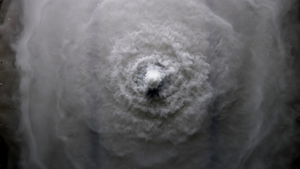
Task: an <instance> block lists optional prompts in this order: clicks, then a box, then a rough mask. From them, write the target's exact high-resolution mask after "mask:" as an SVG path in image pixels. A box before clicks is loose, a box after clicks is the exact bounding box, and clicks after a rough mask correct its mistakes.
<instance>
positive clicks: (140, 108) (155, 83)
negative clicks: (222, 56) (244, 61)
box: [109, 25, 211, 118]
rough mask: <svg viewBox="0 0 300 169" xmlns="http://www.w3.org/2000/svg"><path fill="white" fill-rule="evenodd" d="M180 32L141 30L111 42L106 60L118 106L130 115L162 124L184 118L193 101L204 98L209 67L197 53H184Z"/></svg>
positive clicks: (185, 42) (154, 27) (156, 28)
mask: <svg viewBox="0 0 300 169" xmlns="http://www.w3.org/2000/svg"><path fill="white" fill-rule="evenodd" d="M181 27H182V26H179V25H167V26H164V25H159V26H158V25H143V26H142V27H141V29H140V31H136V32H133V33H129V34H127V35H126V36H125V37H123V38H122V39H120V40H118V41H117V42H116V44H115V46H114V48H113V50H112V52H111V55H110V56H109V58H110V59H111V61H112V62H111V64H112V66H113V70H112V73H111V74H110V76H111V77H110V79H111V81H110V85H111V86H116V90H115V97H114V98H115V101H116V102H117V103H118V106H120V107H121V108H122V109H125V110H129V112H131V113H134V114H135V115H140V114H146V115H148V116H150V117H160V118H166V117H168V116H169V115H171V114H176V113H184V110H182V109H184V107H186V106H190V105H191V104H192V101H193V100H194V99H195V98H199V97H200V98H202V99H203V100H206V99H208V98H209V97H208V96H210V92H211V91H210V86H209V83H208V73H209V64H208V63H207V62H206V57H205V56H204V55H203V54H202V53H191V52H190V51H189V50H188V49H189V44H190V43H191V42H189V40H190V39H189V38H187V37H185V36H184V35H183V34H181V33H180V32H179V30H180V29H181ZM197 104H199V105H200V104H202V103H201V102H198V103H197ZM198 113H200V114H203V112H198Z"/></svg>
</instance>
